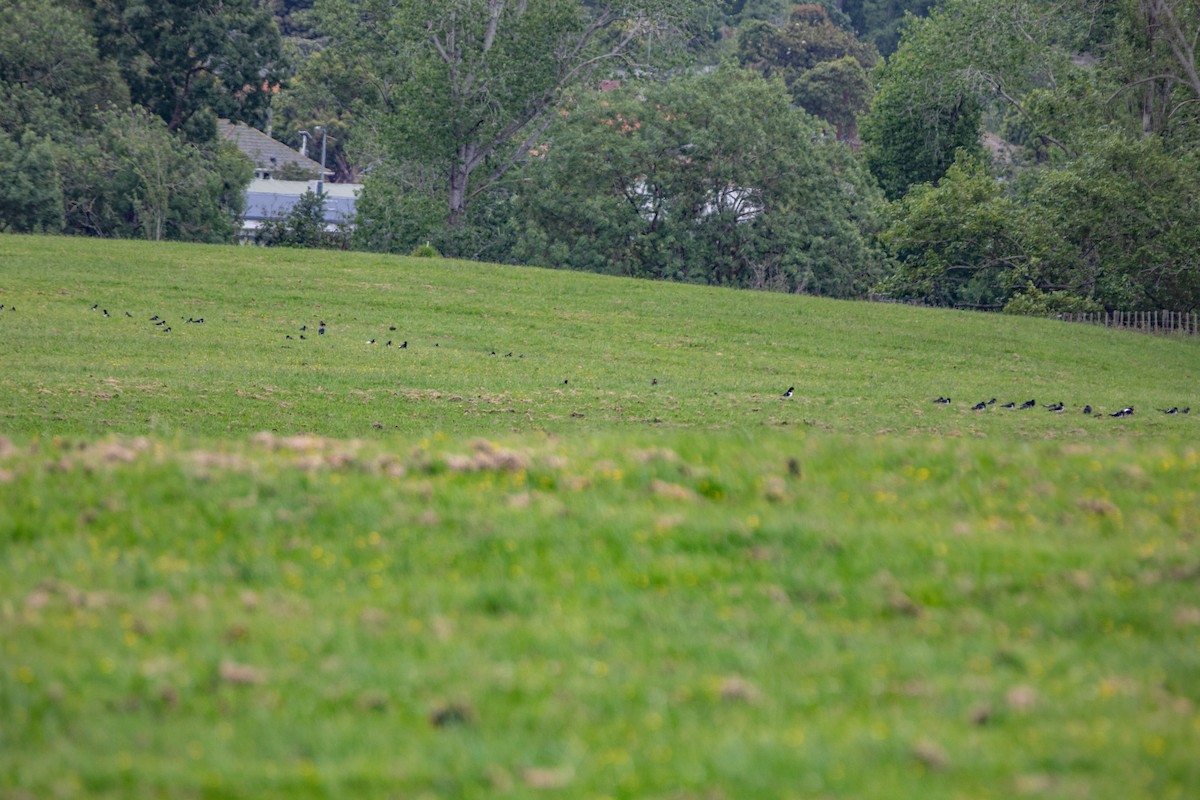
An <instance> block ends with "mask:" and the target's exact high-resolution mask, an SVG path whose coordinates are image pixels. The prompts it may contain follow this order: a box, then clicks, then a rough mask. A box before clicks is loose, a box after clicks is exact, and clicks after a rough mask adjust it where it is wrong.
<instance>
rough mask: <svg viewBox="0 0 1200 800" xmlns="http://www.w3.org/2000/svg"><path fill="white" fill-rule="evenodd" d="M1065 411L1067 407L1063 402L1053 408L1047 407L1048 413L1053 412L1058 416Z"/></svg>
mask: <svg viewBox="0 0 1200 800" xmlns="http://www.w3.org/2000/svg"><path fill="white" fill-rule="evenodd" d="M1065 409H1066V406H1064V405H1063V404H1062V403H1061V402H1058V403H1055V404H1054V405H1052V406H1046V410H1047V411H1053V412H1054V413H1056V414H1061V413H1062V412H1063V411H1064V410H1065Z"/></svg>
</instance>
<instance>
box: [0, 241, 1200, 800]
mask: <svg viewBox="0 0 1200 800" xmlns="http://www.w3.org/2000/svg"><path fill="white" fill-rule="evenodd" d="M0 304H3V305H4V306H5V307H4V308H3V309H0V340H2V341H3V342H4V347H3V354H4V355H3V357H2V359H0V365H2V368H0V434H3V435H2V436H0V798H4V799H5V800H10V799H11V800H16V798H21V799H22V800H25V798H39V799H40V798H44V797H45V798H54V797H63V798H75V797H89V798H91V797H101V798H153V797H171V798H247V799H249V798H326V797H329V798H335V797H336V798H376V797H377V798H393V797H395V798H460V797H461V798H485V797H488V798H490V797H508V798H526V797H539V798H540V797H547V798H549V797H563V798H605V797H608V798H646V797H650V798H664V799H665V798H672V799H673V800H683V799H685V798H687V799H691V798H695V799H696V800H700V799H701V798H704V799H705V800H709V799H715V798H729V799H730V800H733V799H734V798H785V797H795V798H825V797H828V798H897V797H898V798H906V797H911V798H989V797H990V798H1008V797H1014V796H1030V797H1048V798H1049V797H1053V798H1060V797H1061V798H1073V797H1080V798H1114V800H1116V798H1122V799H1124V798H1136V797H1145V798H1160V797H1180V798H1190V797H1194V796H1196V795H1197V794H1200V762H1198V761H1197V759H1196V758H1195V754H1196V753H1197V752H1200V708H1198V706H1197V704H1198V703H1200V591H1198V589H1200V551H1198V547H1200V545H1198V543H1197V534H1198V533H1200V427H1198V426H1200V416H1197V415H1200V398H1197V397H1196V395H1195V394H1194V392H1195V391H1196V389H1195V386H1196V383H1195V380H1196V375H1197V368H1198V367H1200V343H1197V342H1194V341H1186V340H1178V339H1163V338H1151V337H1146V336H1140V335H1137V334H1131V333H1123V332H1112V331H1106V330H1100V329H1092V328H1085V327H1082V326H1071V325H1065V324H1058V323H1053V322H1049V321H1040V320H1028V319H1014V318H1008V317H999V316H984V315H974V314H964V313H955V312H946V311H934V310H926V309H913V308H906V307H897V306H878V305H862V304H853V303H838V302H831V301H822V300H816V299H812V298H800V297H785V296H776V295H766V294H755V293H748V292H732V291H721V290H711V289H703V288H698V287H685V286H674V285H664V284H650V283H643V282H637V281H628V280H614V279H606V278H602V277H597V276H591V275H580V274H568V273H558V272H548V271H542V270H532V269H518V268H510V267H491V266H484V265H477V264H465V263H453V262H446V261H438V260H414V259H395V258H380V257H371V256H364V255H358V254H354V255H344V254H330V253H313V252H303V251H272V250H261V249H236V248H217V247H185V246H174V245H166V246H150V245H147V244H142V243H129V242H122V243H118V242H97V241H86V240H72V239H54V238H28V237H11V236H3V237H0ZM93 305H95V306H96V308H95V309H93V308H92V307H93ZM13 306H15V307H16V310H15V311H14V310H12V308H13ZM105 310H107V311H108V316H105V315H104V311H105ZM127 314H128V316H127ZM155 316H158V317H159V318H160V320H158V321H162V320H165V322H166V324H165V325H163V326H156V325H155V324H154V323H155V321H156V320H153V319H152V317H155ZM189 318H191V319H193V320H197V319H201V318H202V319H203V320H204V322H202V323H200V322H187V320H188V319H189ZM322 322H324V323H325V333H324V334H320V333H317V329H318V327H319V325H320V323H322ZM302 326H303V327H304V328H305V330H301V328H302ZM393 326H394V327H395V330H394V331H393V330H391V328H392V327H393ZM167 327H170V328H171V331H170V332H169V333H168V332H165V328H167ZM301 336H303V337H304V338H300V337H301ZM288 337H291V338H288ZM370 339H375V340H376V343H375V344H373V345H372V344H368V343H367V342H368V341H369V340H370ZM388 340H391V341H392V342H393V346H392V347H391V348H388V347H387V346H386V342H387V341H388ZM402 342H407V343H408V346H407V347H406V348H404V349H400V348H399V347H398V345H399V344H400V343H402ZM493 353H494V355H493ZM509 353H511V354H512V355H511V356H510V355H508V354H509ZM788 386H795V394H794V396H793V397H792V398H789V399H784V398H782V397H780V394H781V392H782V391H783V390H784V389H786V388H787V387H788ZM937 396H949V397H951V398H952V402H951V403H949V404H945V405H940V404H934V403H932V402H931V400H932V399H933V398H934V397H937ZM992 397H996V398H997V399H998V402H997V403H996V404H995V405H994V406H989V407H988V408H987V409H985V410H983V411H974V410H972V409H971V406H972V405H974V404H975V403H976V402H978V401H981V400H984V401H986V400H989V399H991V398H992ZM1031 398H1034V399H1036V400H1037V401H1038V403H1039V407H1038V408H1036V409H1031V410H1028V411H1011V410H1005V409H1002V408H1001V407H1000V406H1001V405H1002V404H1003V403H1006V402H1009V401H1016V402H1018V403H1020V402H1023V401H1025V400H1028V399H1031ZM1057 401H1062V402H1063V403H1065V404H1066V405H1067V410H1066V411H1065V412H1063V413H1061V414H1055V413H1049V412H1047V411H1046V410H1045V409H1044V408H1041V407H1040V406H1041V405H1043V404H1049V403H1052V402H1057ZM1193 401H1196V402H1193ZM1085 403H1087V404H1091V405H1092V406H1093V407H1094V408H1095V409H1096V411H1097V412H1099V413H1101V414H1102V416H1099V417H1096V416H1085V415H1084V414H1082V413H1081V412H1080V409H1081V408H1082V406H1083V405H1084V404H1085ZM1189 405H1195V406H1196V407H1197V408H1196V411H1194V412H1193V413H1192V414H1189V415H1186V416H1185V415H1182V414H1179V415H1165V414H1160V413H1158V412H1157V411H1155V409H1157V408H1167V407H1171V406H1179V407H1181V408H1182V407H1185V406H1189ZM1125 406H1133V407H1135V408H1136V409H1137V413H1135V414H1134V415H1133V416H1130V417H1122V418H1113V417H1110V416H1108V414H1109V413H1111V412H1113V411H1115V410H1117V409H1119V408H1122V407H1125Z"/></svg>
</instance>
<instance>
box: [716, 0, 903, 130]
mask: <svg viewBox="0 0 1200 800" xmlns="http://www.w3.org/2000/svg"><path fill="white" fill-rule="evenodd" d="M878 60H879V53H878V51H877V50H876V49H875V48H874V47H872V46H871V45H869V44H864V43H862V42H861V41H859V40H858V39H857V38H856V37H855V36H854V34H853V33H852V32H850V31H847V30H844V29H842V28H839V27H837V26H836V25H834V24H833V21H832V20H831V19H830V16H829V13H828V11H826V10H825V9H824V8H823V7H821V6H818V5H811V4H810V5H797V6H794V7H793V9H792V12H791V15H790V16H789V17H788V19H787V22H786V23H785V24H784V25H781V26H775V25H771V24H769V23H765V22H757V23H754V24H751V25H747V26H746V27H745V28H744V29H743V30H742V32H741V34H740V36H739V38H738V62H739V63H740V64H742V66H744V67H747V68H750V69H753V70H755V71H756V72H759V73H761V74H762V75H763V77H765V78H771V77H772V76H776V75H777V76H779V77H781V78H782V79H783V82H784V83H785V84H786V85H787V87H788V92H789V93H790V94H791V96H792V99H793V101H794V102H795V103H796V105H797V106H799V107H800V108H803V109H804V110H805V111H807V112H809V113H810V114H813V115H815V116H818V117H820V118H821V119H824V120H825V121H826V122H828V123H829V124H830V125H833V126H834V128H835V129H836V130H837V135H838V138H839V139H841V140H842V141H848V142H857V141H858V117H859V115H860V114H862V113H863V112H864V111H866V109H867V103H868V101H869V100H870V97H871V86H870V83H869V82H868V81H867V72H868V71H870V70H871V68H872V67H874V66H875V63H876V62H877V61H878Z"/></svg>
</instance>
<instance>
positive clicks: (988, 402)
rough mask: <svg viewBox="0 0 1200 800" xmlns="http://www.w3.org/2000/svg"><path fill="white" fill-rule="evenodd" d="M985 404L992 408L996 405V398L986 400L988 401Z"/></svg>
mask: <svg viewBox="0 0 1200 800" xmlns="http://www.w3.org/2000/svg"><path fill="white" fill-rule="evenodd" d="M987 404H988V405H989V406H994V405H996V398H994V397H993V398H992V399H991V400H988V401H987Z"/></svg>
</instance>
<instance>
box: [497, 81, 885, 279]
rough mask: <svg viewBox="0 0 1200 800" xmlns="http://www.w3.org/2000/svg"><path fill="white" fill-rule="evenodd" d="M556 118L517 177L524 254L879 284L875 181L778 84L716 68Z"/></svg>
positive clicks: (616, 265)
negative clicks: (545, 139) (544, 138)
mask: <svg viewBox="0 0 1200 800" xmlns="http://www.w3.org/2000/svg"><path fill="white" fill-rule="evenodd" d="M563 112H564V115H563V116H562V117H561V118H560V119H559V121H558V122H557V123H556V124H555V126H554V127H553V128H552V129H551V130H550V132H549V133H550V135H549V138H548V139H547V143H546V144H543V145H541V146H539V147H537V149H536V151H535V152H534V153H533V155H534V157H533V158H532V159H531V162H530V165H529V166H528V167H527V168H526V170H525V171H524V172H523V173H522V185H521V188H520V195H519V198H518V205H519V209H518V211H519V215H520V217H521V219H522V220H523V221H524V223H525V228H524V232H523V239H522V242H521V245H520V250H519V252H520V254H521V255H522V256H523V259H524V260H526V261H529V262H532V263H536V264H543V265H546V266H554V267H567V268H572V269H585V270H591V271H597V272H608V273H613V274H621V275H631V276H637V277H646V278H660V279H668V280H679V281H687V282H694V283H710V284H718V285H726V286H739V287H751V288H759V289H774V290H780V291H792V292H808V293H812V294H824V295H833V296H839V297H849V296H856V295H860V294H862V293H864V292H865V291H866V290H867V289H868V288H869V287H870V285H871V284H872V283H873V282H874V280H875V279H876V278H877V277H878V271H879V269H880V266H881V263H882V259H881V258H880V257H879V254H878V253H876V252H875V251H874V250H873V248H872V244H871V241H872V238H873V236H872V233H873V227H872V226H873V215H874V208H875V204H874V202H873V201H874V200H875V198H876V193H875V190H873V188H872V187H871V185H870V181H869V180H866V179H865V175H863V174H862V173H861V171H860V169H859V168H858V166H857V164H856V160H855V159H854V157H853V156H852V154H851V153H850V150H849V148H847V147H846V146H845V145H843V144H842V143H840V142H838V141H836V140H835V139H834V137H833V136H830V135H829V131H828V129H827V128H826V127H825V126H824V125H823V124H822V123H820V122H819V121H818V120H816V119H814V118H813V117H811V116H809V115H807V114H805V113H804V112H803V111H800V110H799V109H796V108H794V107H792V105H791V103H790V101H789V98H788V96H787V93H786V90H785V89H784V87H783V84H782V82H781V81H779V80H778V79H776V80H772V81H764V80H761V79H760V78H759V77H758V76H756V75H754V74H753V73H750V72H747V71H742V70H737V69H734V68H725V69H722V70H720V71H717V72H713V73H708V74H702V75H689V76H682V77H677V78H674V79H672V80H670V81H667V82H664V83H650V84H637V85H632V86H630V87H628V88H623V89H620V90H616V91H611V92H604V93H601V92H595V93H586V94H583V95H581V96H580V98H579V101H578V103H577V104H575V105H572V106H570V107H565V108H564V109H563ZM598 154H603V155H602V156H601V155H598Z"/></svg>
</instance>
